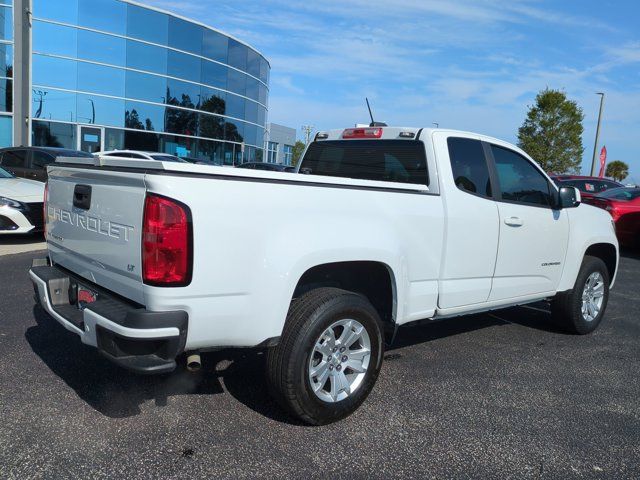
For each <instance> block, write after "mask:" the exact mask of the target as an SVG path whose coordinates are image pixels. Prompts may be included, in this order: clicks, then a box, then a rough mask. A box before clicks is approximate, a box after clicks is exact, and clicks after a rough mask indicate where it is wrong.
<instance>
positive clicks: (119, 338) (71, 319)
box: [29, 260, 188, 373]
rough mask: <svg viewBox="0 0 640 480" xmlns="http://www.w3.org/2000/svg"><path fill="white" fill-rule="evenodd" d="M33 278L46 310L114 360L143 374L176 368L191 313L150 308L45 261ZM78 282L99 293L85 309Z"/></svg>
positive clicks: (33, 273)
mask: <svg viewBox="0 0 640 480" xmlns="http://www.w3.org/2000/svg"><path fill="white" fill-rule="evenodd" d="M43 264H44V265H43ZM35 265H38V266H35ZM29 276H30V278H31V281H32V282H33V285H34V290H35V292H36V295H37V297H38V300H39V301H40V304H41V305H42V307H43V308H44V310H46V312H47V313H49V315H51V316H52V317H53V318H54V319H56V320H57V321H58V322H59V323H60V324H61V325H62V326H63V327H65V328H66V329H67V330H69V331H71V332H73V333H75V334H77V335H79V336H80V339H81V340H82V342H83V343H85V344H87V345H91V346H93V347H96V348H97V349H98V351H99V352H100V353H101V354H102V355H104V356H105V357H107V358H108V359H109V360H111V361H112V362H114V363H116V364H118V365H120V366H121V367H124V368H126V369H128V370H132V371H134V372H138V373H166V372H170V371H172V370H174V369H175V367H176V361H175V358H176V356H178V355H179V354H180V353H182V352H183V351H184V346H185V342H186V339H187V327H188V316H187V313H186V312H184V311H181V310H178V311H167V312H150V311H148V310H146V309H145V308H143V307H140V306H139V305H136V304H133V303H130V302H127V301H126V300H124V299H122V298H120V297H118V296H116V295H114V294H112V293H110V292H108V291H105V290H103V289H101V288H99V287H96V286H95V285H92V284H91V283H90V282H88V281H86V280H84V279H82V278H80V277H76V276H75V275H73V274H70V273H69V272H67V271H66V270H63V269H60V268H58V267H55V266H48V265H46V262H45V261H42V260H36V261H34V266H32V267H31V270H29ZM77 283H80V284H81V285H83V286H86V287H87V288H90V289H92V290H94V291H96V292H97V299H96V301H95V302H94V303H90V304H88V305H87V306H86V307H85V308H84V309H82V310H80V309H78V307H77V305H76V304H75V301H74V300H72V299H70V294H69V292H70V291H72V289H73V285H74V284H77ZM70 289H71V290H70ZM71 297H72V295H71Z"/></svg>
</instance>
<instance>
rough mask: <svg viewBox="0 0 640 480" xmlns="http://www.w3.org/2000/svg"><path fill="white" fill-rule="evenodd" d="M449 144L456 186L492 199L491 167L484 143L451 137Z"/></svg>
mask: <svg viewBox="0 0 640 480" xmlns="http://www.w3.org/2000/svg"><path fill="white" fill-rule="evenodd" d="M447 144H448V146H449V158H450V160H451V169H452V171H453V180H454V182H455V184H456V186H457V187H458V188H459V189H460V190H464V191H466V192H471V193H476V194H478V195H482V196H485V197H490V196H491V181H490V180H489V167H488V166H487V161H486V159H485V156H484V150H483V149H482V143H481V142H480V141H479V140H473V139H471V138H456V137H451V138H449V139H448V140H447Z"/></svg>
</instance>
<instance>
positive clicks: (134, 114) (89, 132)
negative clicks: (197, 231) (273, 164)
mask: <svg viewBox="0 0 640 480" xmlns="http://www.w3.org/2000/svg"><path fill="white" fill-rule="evenodd" d="M29 1H32V2H33V6H32V16H31V18H30V20H31V27H30V28H29V27H28V25H25V24H28V23H29V19H28V18H27V19H26V21H24V22H23V23H22V24H19V21H20V19H18V22H16V35H17V34H18V33H19V32H17V30H19V28H20V27H22V28H23V30H25V31H23V32H22V33H21V35H20V38H21V39H22V41H23V42H30V49H29V50H30V51H31V54H30V57H31V59H30V60H31V61H30V62H27V61H23V62H21V68H29V63H30V68H29V70H30V72H29V73H30V75H23V80H22V83H24V82H25V79H26V78H28V77H30V83H31V85H30V88H24V89H23V91H24V92H25V93H27V92H28V93H29V94H30V96H31V99H30V106H29V108H28V109H26V110H30V112H28V115H27V116H28V119H27V118H25V122H24V123H25V125H27V127H26V128H30V132H29V140H30V143H31V144H32V145H39V146H44V145H46V146H57V147H65V148H77V149H81V150H85V151H99V150H113V149H122V148H126V149H135V150H148V151H161V152H166V153H171V154H175V155H178V156H181V157H187V158H192V159H200V160H206V161H210V162H213V163H217V164H234V163H240V162H242V161H256V160H262V159H263V148H264V141H265V126H266V119H267V104H268V83H269V70H270V67H269V63H268V61H267V60H266V59H265V58H264V57H263V56H262V55H261V54H260V53H259V52H257V51H256V50H254V49H253V48H251V47H249V46H248V45H246V44H245V43H243V42H241V41H239V40H237V39H235V38H233V37H231V36H229V35H226V34H224V33H222V32H220V31H218V30H215V29H213V28H210V27H207V26H205V25H202V24H200V23H197V22H195V21H191V20H188V19H185V18H182V17H179V16H176V15H173V14H171V13H168V12H164V11H160V10H157V9H155V8H150V7H146V6H144V5H141V4H139V3H137V2H133V1H129V0H0V9H1V12H0V13H3V18H2V19H0V24H3V25H4V30H3V31H2V32H0V42H2V43H0V47H1V48H2V49H3V51H2V52H1V54H2V59H3V61H4V63H3V64H2V65H0V68H1V69H2V71H1V72H0V73H2V74H3V75H4V76H3V77H2V78H1V81H0V88H3V91H2V92H0V107H2V108H3V109H4V112H5V113H0V142H2V141H3V140H4V141H5V143H6V139H7V138H8V137H11V136H12V132H10V131H8V128H9V126H10V125H11V124H12V122H11V121H8V122H5V118H6V117H8V116H9V115H11V111H12V109H11V96H12V88H11V87H12V85H11V84H12V65H13V64H14V58H13V57H14V52H13V43H14V38H13V29H12V21H11V17H12V10H13V8H15V10H16V12H20V11H21V10H19V9H18V6H19V4H23V5H24V4H26V3H27V2H29ZM12 3H13V4H14V5H12ZM2 22H4V23H2ZM26 30H28V32H26ZM27 33H28V35H27ZM16 51H25V49H24V48H23V47H20V48H19V47H18V45H17V41H16ZM16 65H17V62H16ZM16 80H17V78H16ZM13 125H14V129H15V128H16V125H18V126H17V128H20V126H19V124H18V122H15V121H14V122H13ZM15 134H16V132H13V138H14V143H18V142H17V141H16V140H15V139H16V138H19V136H17V135H15Z"/></svg>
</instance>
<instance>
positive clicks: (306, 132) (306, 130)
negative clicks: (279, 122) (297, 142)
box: [302, 125, 314, 145]
mask: <svg viewBox="0 0 640 480" xmlns="http://www.w3.org/2000/svg"><path fill="white" fill-rule="evenodd" d="M313 129H314V126H313V125H303V126H302V131H303V132H304V136H305V139H306V141H305V145H309V142H310V141H311V133H312V132H313Z"/></svg>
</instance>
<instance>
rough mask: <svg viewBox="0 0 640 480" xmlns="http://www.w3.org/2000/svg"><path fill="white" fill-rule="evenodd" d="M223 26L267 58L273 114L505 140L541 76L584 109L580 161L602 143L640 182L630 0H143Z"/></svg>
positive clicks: (639, 49)
mask: <svg viewBox="0 0 640 480" xmlns="http://www.w3.org/2000/svg"><path fill="white" fill-rule="evenodd" d="M145 1H146V3H148V4H150V5H153V6H157V7H159V8H163V9H166V10H169V11H172V12H175V13H178V14H181V15H184V16H187V17H191V18H195V19H198V20H200V21H202V22H204V23H206V24H209V25H212V26H214V27H216V28H219V29H221V30H224V31H226V32H228V33H231V34H233V35H235V36H237V37H238V38H240V39H242V40H244V41H246V42H248V43H249V44H251V45H252V46H254V47H255V48H257V49H258V50H260V51H261V52H262V53H263V54H264V55H265V56H266V57H267V58H268V59H269V60H270V62H271V85H270V87H271V90H270V96H269V119H270V121H273V122H276V123H281V124H284V125H288V126H291V127H294V128H297V129H298V134H299V135H301V133H300V126H301V125H303V124H310V125H314V126H315V127H316V129H328V128H341V127H347V126H352V125H353V124H355V123H356V122H367V121H368V114H367V110H366V106H365V103H364V97H365V96H368V97H369V99H370V101H371V102H372V105H373V108H374V113H375V115H376V120H379V121H386V122H387V123H389V124H390V125H400V126H431V125H432V122H438V123H439V124H440V126H441V127H447V128H456V129H463V130H472V131H476V132H480V133H484V134H488V135H493V136H496V137H499V138H502V139H505V140H507V141H512V142H515V141H516V135H517V130H518V127H519V126H520V125H521V124H522V121H523V120H524V117H525V114H526V111H527V106H528V105H531V104H532V103H533V101H534V98H535V95H536V93H537V92H538V91H539V90H541V89H544V88H545V87H547V86H548V87H550V88H557V89H562V90H564V91H565V92H566V93H567V95H568V97H569V98H571V99H573V100H576V101H577V102H578V104H579V105H580V106H581V107H582V108H583V110H584V113H585V120H584V127H585V132H584V138H583V142H584V147H585V154H584V161H583V172H586V171H587V170H588V169H589V165H590V162H591V155H592V152H593V142H594V137H595V125H596V120H597V113H598V101H599V100H598V97H597V96H596V95H595V92H598V91H604V92H606V94H607V97H606V101H605V108H604V114H603V126H602V130H601V142H600V145H603V144H605V145H606V146H607V150H608V152H609V157H608V158H609V160H617V159H619V160H624V161H625V162H627V163H629V164H630V166H631V178H630V179H629V180H633V181H635V182H636V183H640V147H639V144H640V1H637V0H620V1H606V0H605V1H596V0H565V1H562V2H560V1H555V2H551V1H545V0H510V1H498V0H455V1H454V0H349V1H335V0H324V1H321V2H295V1H284V0H262V1H256V2H250V1H244V0H233V1H230V0H215V1H214V0H182V1H170V0H145Z"/></svg>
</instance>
